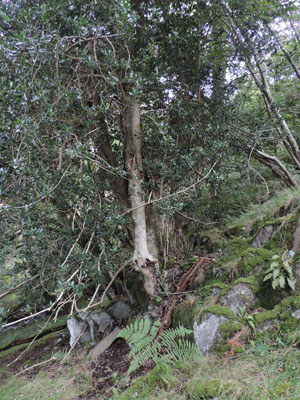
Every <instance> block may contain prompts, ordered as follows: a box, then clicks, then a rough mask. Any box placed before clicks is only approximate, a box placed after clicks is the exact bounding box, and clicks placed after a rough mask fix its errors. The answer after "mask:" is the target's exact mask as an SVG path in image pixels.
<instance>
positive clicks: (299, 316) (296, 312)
mask: <svg viewBox="0 0 300 400" xmlns="http://www.w3.org/2000/svg"><path fill="white" fill-rule="evenodd" d="M292 317H294V318H296V319H298V320H299V319H300V309H298V310H294V311H293V312H292Z"/></svg>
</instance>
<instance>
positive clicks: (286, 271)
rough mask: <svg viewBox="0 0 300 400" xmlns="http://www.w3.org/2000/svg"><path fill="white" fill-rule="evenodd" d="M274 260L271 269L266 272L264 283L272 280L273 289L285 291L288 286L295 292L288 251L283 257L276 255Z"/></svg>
mask: <svg viewBox="0 0 300 400" xmlns="http://www.w3.org/2000/svg"><path fill="white" fill-rule="evenodd" d="M272 260H273V261H272V262H271V265H270V268H269V269H268V270H267V271H266V272H265V277H264V281H267V280H271V281H272V287H273V289H276V288H277V287H280V288H281V289H284V288H285V287H286V284H287V285H288V286H289V287H290V288H291V289H292V290H295V278H294V275H293V269H292V267H291V258H290V257H289V255H288V250H285V251H284V252H283V254H282V255H281V257H280V256H279V255H277V254H275V255H274V256H273V257H272Z"/></svg>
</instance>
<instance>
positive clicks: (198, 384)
mask: <svg viewBox="0 0 300 400" xmlns="http://www.w3.org/2000/svg"><path fill="white" fill-rule="evenodd" d="M228 389H229V385H228V384H225V385H224V384H223V383H222V381H221V380H220V379H209V380H205V381H204V380H199V379H191V380H190V381H189V382H187V383H186V385H185V387H184V392H185V393H187V394H188V395H189V396H191V397H192V398H196V399H210V398H215V397H216V396H218V395H220V394H221V393H222V392H228Z"/></svg>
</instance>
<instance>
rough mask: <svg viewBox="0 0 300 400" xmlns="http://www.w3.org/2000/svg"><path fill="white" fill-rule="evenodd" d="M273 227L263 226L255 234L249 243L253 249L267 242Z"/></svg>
mask: <svg viewBox="0 0 300 400" xmlns="http://www.w3.org/2000/svg"><path fill="white" fill-rule="evenodd" d="M273 232H274V227H273V225H266V226H264V227H263V228H262V229H261V230H260V231H259V233H258V235H257V236H256V238H255V239H254V240H253V242H252V243H251V246H252V247H253V248H254V249H260V248H261V247H262V246H263V245H264V244H265V243H267V242H268V241H269V240H270V239H271V238H272V235H273Z"/></svg>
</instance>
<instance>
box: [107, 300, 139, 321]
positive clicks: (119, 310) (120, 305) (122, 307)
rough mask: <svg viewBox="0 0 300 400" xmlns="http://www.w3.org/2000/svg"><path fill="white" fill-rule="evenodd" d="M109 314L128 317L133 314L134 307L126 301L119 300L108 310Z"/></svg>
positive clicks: (116, 317)
mask: <svg viewBox="0 0 300 400" xmlns="http://www.w3.org/2000/svg"><path fill="white" fill-rule="evenodd" d="M107 312H108V314H109V315H111V316H112V317H113V318H115V319H117V320H118V319H127V318H130V317H131V316H132V312H133V311H132V307H131V306H130V305H129V304H127V303H124V301H118V302H117V303H115V304H113V305H112V306H111V307H109V309H108V310H107Z"/></svg>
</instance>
